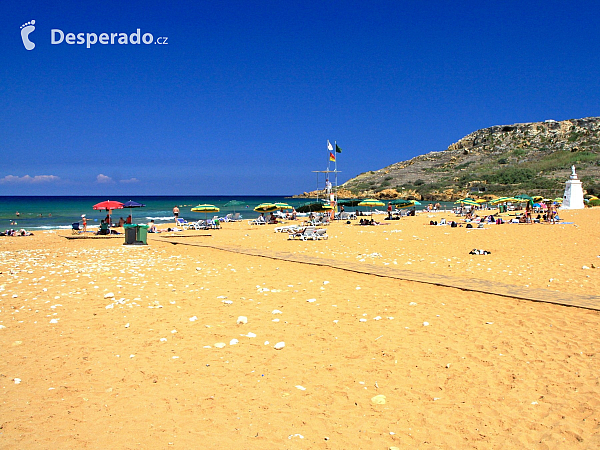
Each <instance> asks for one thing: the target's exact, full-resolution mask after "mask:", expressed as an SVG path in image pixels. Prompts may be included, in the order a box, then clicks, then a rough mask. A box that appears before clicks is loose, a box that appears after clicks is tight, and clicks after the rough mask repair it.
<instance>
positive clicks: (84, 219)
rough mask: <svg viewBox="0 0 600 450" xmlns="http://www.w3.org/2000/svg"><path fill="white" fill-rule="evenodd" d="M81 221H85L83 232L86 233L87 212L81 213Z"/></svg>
mask: <svg viewBox="0 0 600 450" xmlns="http://www.w3.org/2000/svg"><path fill="white" fill-rule="evenodd" d="M81 221H82V222H83V227H82V229H83V232H84V233H85V232H86V231H87V219H86V217H85V214H82V215H81Z"/></svg>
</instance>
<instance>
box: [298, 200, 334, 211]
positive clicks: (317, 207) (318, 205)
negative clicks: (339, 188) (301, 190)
mask: <svg viewBox="0 0 600 450" xmlns="http://www.w3.org/2000/svg"><path fill="white" fill-rule="evenodd" d="M332 209H333V206H331V205H329V204H327V203H323V202H306V203H303V204H301V205H300V206H298V207H297V208H296V211H298V212H300V213H307V212H324V211H331V210H332Z"/></svg>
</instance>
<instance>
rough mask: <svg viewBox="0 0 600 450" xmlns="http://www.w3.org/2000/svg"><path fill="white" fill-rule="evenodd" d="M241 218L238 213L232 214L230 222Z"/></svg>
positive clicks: (239, 220)
mask: <svg viewBox="0 0 600 450" xmlns="http://www.w3.org/2000/svg"><path fill="white" fill-rule="evenodd" d="M241 220H242V215H241V214H240V213H235V214H234V215H233V217H232V218H231V221H232V222H241Z"/></svg>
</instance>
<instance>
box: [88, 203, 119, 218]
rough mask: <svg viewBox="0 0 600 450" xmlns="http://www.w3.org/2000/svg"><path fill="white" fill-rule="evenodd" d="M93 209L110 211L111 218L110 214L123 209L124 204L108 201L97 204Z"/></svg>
mask: <svg viewBox="0 0 600 450" xmlns="http://www.w3.org/2000/svg"><path fill="white" fill-rule="evenodd" d="M93 208H94V209H105V210H106V211H108V215H109V216H110V213H111V211H112V210H113V209H123V203H121V202H117V201H114V200H106V201H105V202H100V203H96V204H95V205H94V206H93Z"/></svg>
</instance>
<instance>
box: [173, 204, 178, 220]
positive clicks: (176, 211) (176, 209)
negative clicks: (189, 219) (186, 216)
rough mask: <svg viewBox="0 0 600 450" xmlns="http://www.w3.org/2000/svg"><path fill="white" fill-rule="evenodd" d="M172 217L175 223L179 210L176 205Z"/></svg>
mask: <svg viewBox="0 0 600 450" xmlns="http://www.w3.org/2000/svg"><path fill="white" fill-rule="evenodd" d="M173 216H175V221H177V219H178V218H179V208H178V207H177V205H175V207H174V208H173Z"/></svg>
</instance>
